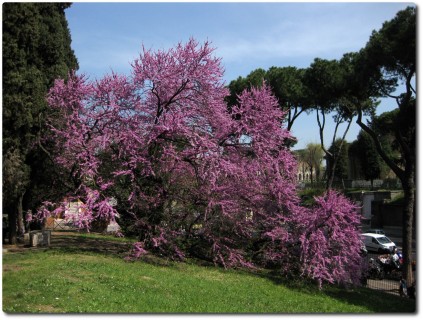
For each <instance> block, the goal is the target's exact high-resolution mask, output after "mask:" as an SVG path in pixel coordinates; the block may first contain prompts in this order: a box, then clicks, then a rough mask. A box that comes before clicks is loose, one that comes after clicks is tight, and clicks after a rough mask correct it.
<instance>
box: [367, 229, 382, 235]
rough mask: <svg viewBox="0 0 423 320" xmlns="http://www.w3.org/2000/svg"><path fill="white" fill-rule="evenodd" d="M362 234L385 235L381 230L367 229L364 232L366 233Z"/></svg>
mask: <svg viewBox="0 0 423 320" xmlns="http://www.w3.org/2000/svg"><path fill="white" fill-rule="evenodd" d="M364 233H377V234H383V235H384V234H385V231H383V229H369V230H366V232H364Z"/></svg>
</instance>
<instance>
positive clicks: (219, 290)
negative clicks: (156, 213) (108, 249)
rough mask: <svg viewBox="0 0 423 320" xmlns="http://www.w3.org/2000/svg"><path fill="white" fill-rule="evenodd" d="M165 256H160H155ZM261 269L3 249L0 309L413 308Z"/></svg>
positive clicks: (249, 310) (365, 292)
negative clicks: (282, 278) (298, 282)
mask: <svg viewBox="0 0 423 320" xmlns="http://www.w3.org/2000/svg"><path fill="white" fill-rule="evenodd" d="M158 261H161V262H164V261H163V260H158ZM277 282H278V281H275V280H274V279H273V280H272V279H271V278H270V277H266V276H265V275H257V274H256V275H255V274H251V273H246V272H241V271H233V270H226V271H225V270H222V269H220V268H215V267H204V266H198V265H194V264H188V263H164V264H162V265H160V264H157V263H155V264H151V263H147V262H141V261H138V262H125V261H124V260H123V259H122V258H121V257H116V256H113V255H105V254H100V253H93V252H87V251H85V252H78V251H77V250H73V251H69V250H66V249H65V248H63V249H52V250H47V251H37V252H25V253H7V254H4V255H3V311H4V312H7V313H10V312H41V313H50V312H53V313H62V312H71V313H77V312H87V313H325V312H332V313H340V312H347V313H373V312H414V308H415V306H414V301H410V300H407V299H403V298H399V297H397V296H393V295H389V294H383V293H379V292H375V291H371V290H368V289H359V290H358V289H357V290H348V291H347V290H342V289H338V288H334V287H331V288H325V289H324V290H323V291H318V290H317V289H316V288H315V287H314V286H313V287H310V286H293V285H291V286H287V285H286V284H283V283H277Z"/></svg>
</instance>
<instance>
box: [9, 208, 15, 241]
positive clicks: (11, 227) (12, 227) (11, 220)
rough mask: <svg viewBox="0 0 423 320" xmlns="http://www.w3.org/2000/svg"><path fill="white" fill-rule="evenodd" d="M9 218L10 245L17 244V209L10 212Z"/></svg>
mask: <svg viewBox="0 0 423 320" xmlns="http://www.w3.org/2000/svg"><path fill="white" fill-rule="evenodd" d="M8 216H9V244H16V241H17V232H16V216H17V208H16V207H14V208H11V210H10V211H9V212H8Z"/></svg>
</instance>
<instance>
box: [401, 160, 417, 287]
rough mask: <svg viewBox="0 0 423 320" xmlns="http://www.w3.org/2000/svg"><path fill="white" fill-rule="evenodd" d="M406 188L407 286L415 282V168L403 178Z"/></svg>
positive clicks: (405, 268)
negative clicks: (413, 267) (413, 266)
mask: <svg viewBox="0 0 423 320" xmlns="http://www.w3.org/2000/svg"><path fill="white" fill-rule="evenodd" d="M401 182H402V187H403V190H404V210H403V228H402V239H403V244H402V250H403V259H404V269H403V271H402V272H403V274H402V275H403V277H404V279H405V280H406V282H407V286H411V285H412V284H413V283H414V276H413V271H412V261H413V224H414V213H415V200H416V199H415V191H416V189H415V184H414V168H410V167H409V168H407V170H406V174H405V177H404V179H401Z"/></svg>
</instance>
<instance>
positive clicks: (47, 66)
mask: <svg viewBox="0 0 423 320" xmlns="http://www.w3.org/2000/svg"><path fill="white" fill-rule="evenodd" d="M69 6H70V4H66V3H4V4H3V152H4V153H3V160H4V161H6V162H8V163H10V161H9V160H10V159H19V161H20V162H19V163H20V165H19V166H12V165H6V166H5V165H4V166H3V170H4V173H5V176H8V177H15V179H17V178H18V177H19V180H20V184H19V185H20V187H19V188H16V186H15V185H13V184H11V183H9V182H11V181H9V180H6V181H5V183H4V187H3V199H4V201H5V205H7V206H8V207H11V208H13V207H16V206H17V204H16V201H17V200H16V199H17V198H19V196H20V195H21V194H22V193H24V192H25V190H26V191H27V192H26V193H25V196H26V205H25V206H26V207H27V208H28V207H30V206H31V205H33V204H34V203H35V202H37V201H39V199H36V198H37V192H39V191H40V189H41V188H42V187H43V188H44V190H45V191H49V190H50V191H51V190H53V188H52V185H51V184H50V183H49V182H48V181H51V180H52V179H49V178H48V176H49V174H51V170H47V171H46V170H44V169H45V168H46V167H51V163H49V165H46V162H47V161H48V160H47V158H46V156H45V155H44V154H43V153H42V152H40V150H39V149H38V148H37V147H36V146H37V143H38V142H39V140H40V135H41V132H42V131H43V130H44V129H45V119H46V114H47V113H49V112H51V111H50V110H49V109H48V108H47V103H46V99H45V95H46V93H47V90H48V89H49V87H50V86H51V85H52V84H53V81H54V79H56V78H58V77H62V78H64V77H66V76H67V73H68V71H69V70H70V69H76V68H77V67H78V63H77V60H76V58H75V55H74V53H73V51H72V49H71V47H70V45H71V38H70V32H69V29H68V26H67V21H66V18H65V13H64V10H65V9H66V8H68V7H69ZM12 155H13V156H12ZM35 159H36V161H34V160H35ZM46 182H47V183H46ZM42 184H44V186H43V185H42ZM6 195H7V196H6ZM11 211H13V209H11ZM9 212H10V211H9Z"/></svg>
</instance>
